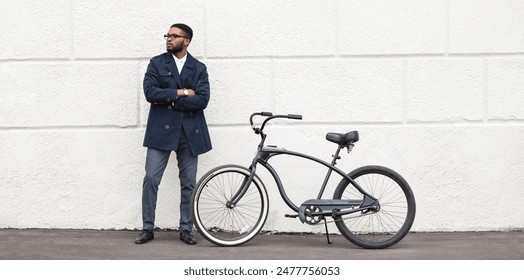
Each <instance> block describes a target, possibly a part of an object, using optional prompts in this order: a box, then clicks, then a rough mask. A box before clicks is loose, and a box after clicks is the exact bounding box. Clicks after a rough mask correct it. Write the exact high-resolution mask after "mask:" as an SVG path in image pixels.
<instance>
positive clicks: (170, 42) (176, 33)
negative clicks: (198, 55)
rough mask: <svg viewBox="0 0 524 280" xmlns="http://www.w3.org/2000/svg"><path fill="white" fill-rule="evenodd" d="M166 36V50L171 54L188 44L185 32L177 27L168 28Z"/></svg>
mask: <svg viewBox="0 0 524 280" xmlns="http://www.w3.org/2000/svg"><path fill="white" fill-rule="evenodd" d="M167 36H168V37H167V39H166V50H167V51H168V52H170V53H172V54H176V53H178V52H180V51H181V50H183V49H184V48H185V47H187V45H188V44H189V39H188V38H187V36H186V33H184V31H182V30H181V29H179V28H177V27H172V28H170V29H169V31H168V32H167Z"/></svg>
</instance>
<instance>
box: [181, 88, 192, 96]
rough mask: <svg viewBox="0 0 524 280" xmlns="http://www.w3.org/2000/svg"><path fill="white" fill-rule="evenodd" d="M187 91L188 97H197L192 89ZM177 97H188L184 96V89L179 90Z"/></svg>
mask: <svg viewBox="0 0 524 280" xmlns="http://www.w3.org/2000/svg"><path fill="white" fill-rule="evenodd" d="M187 91H188V94H187V96H195V95H196V93H195V91H194V90H192V89H190V88H189V89H187ZM177 96H178V97H183V96H186V95H185V94H184V89H179V90H177Z"/></svg>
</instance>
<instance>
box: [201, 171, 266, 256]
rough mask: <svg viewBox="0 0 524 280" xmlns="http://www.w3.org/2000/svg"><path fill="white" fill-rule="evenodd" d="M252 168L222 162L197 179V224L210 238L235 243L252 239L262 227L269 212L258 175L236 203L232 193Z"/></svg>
mask: <svg viewBox="0 0 524 280" xmlns="http://www.w3.org/2000/svg"><path fill="white" fill-rule="evenodd" d="M250 173H251V171H250V170H249V169H247V168H245V167H242V166H238V165H223V166H219V167H216V168H214V169H212V170H211V171H209V172H207V173H206V174H205V175H204V176H203V177H202V178H201V179H200V181H199V182H198V184H197V187H196V188H195V191H194V192H193V199H192V206H191V209H192V213H193V219H194V223H195V226H196V228H197V229H198V231H199V232H200V234H202V236H203V237H204V238H205V239H207V240H208V241H210V242H212V243H214V244H216V245H220V246H236V245H240V244H243V243H245V242H247V241H249V240H250V239H251V238H253V237H255V235H256V234H257V233H258V232H259V231H260V230H261V229H262V227H263V226H264V223H265V221H266V218H267V214H268V197H267V191H266V188H265V187H264V185H263V183H262V181H261V180H260V178H258V176H255V178H253V182H252V183H251V185H250V186H249V189H248V190H247V192H246V193H245V194H244V196H243V197H242V198H241V199H240V201H239V202H238V203H237V204H236V205H235V206H234V207H228V202H230V200H231V198H232V197H233V195H235V194H236V193H237V191H238V190H239V189H240V187H241V186H242V184H243V182H244V180H246V179H247V178H248V177H249V175H250Z"/></svg>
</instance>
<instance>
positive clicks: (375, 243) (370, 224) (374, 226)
mask: <svg viewBox="0 0 524 280" xmlns="http://www.w3.org/2000/svg"><path fill="white" fill-rule="evenodd" d="M348 176H349V177H350V178H351V179H353V180H354V181H355V182H356V183H357V184H358V185H359V186H360V187H361V188H362V189H364V190H365V191H366V192H368V193H369V194H370V195H372V196H374V197H375V198H376V199H378V201H379V204H380V208H378V209H373V210H366V211H359V212H355V213H352V214H348V215H344V216H335V223H336V225H337V228H338V229H339V231H340V233H342V235H344V237H346V238H347V239H348V240H349V241H351V242H352V243H354V244H355V245H358V246H360V247H363V248H368V249H383V248H387V247H389V246H392V245H394V244H396V243H397V242H399V241H400V240H401V239H402V238H404V236H406V234H407V233H408V232H409V230H410V228H411V225H412V224H413V221H414V220H415V197H414V196H413V192H412V191H411V188H410V187H409V185H408V183H407V182H406V180H404V178H402V176H400V175H399V174H398V173H396V172H395V171H393V170H391V169H389V168H386V167H382V166H364V167H361V168H358V169H356V170H354V171H352V172H350V173H349V174H348ZM333 198H334V199H363V195H362V194H361V193H360V192H359V191H358V190H357V189H356V188H355V187H353V185H352V184H351V182H350V181H349V180H348V179H345V178H344V179H342V181H340V183H339V184H338V186H337V188H336V190H335V193H334V195H333Z"/></svg>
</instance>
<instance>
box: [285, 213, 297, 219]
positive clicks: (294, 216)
mask: <svg viewBox="0 0 524 280" xmlns="http://www.w3.org/2000/svg"><path fill="white" fill-rule="evenodd" d="M284 217H286V218H298V214H285V215H284Z"/></svg>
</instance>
